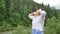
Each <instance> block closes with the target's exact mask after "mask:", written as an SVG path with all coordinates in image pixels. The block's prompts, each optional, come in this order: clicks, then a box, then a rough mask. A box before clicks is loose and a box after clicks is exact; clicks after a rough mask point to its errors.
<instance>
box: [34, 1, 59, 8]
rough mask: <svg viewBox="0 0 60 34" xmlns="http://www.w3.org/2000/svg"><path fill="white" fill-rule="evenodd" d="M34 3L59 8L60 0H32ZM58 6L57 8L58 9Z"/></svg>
mask: <svg viewBox="0 0 60 34" xmlns="http://www.w3.org/2000/svg"><path fill="white" fill-rule="evenodd" d="M33 1H34V2H36V3H38V4H41V3H43V4H44V5H48V4H49V5H50V6H51V7H52V6H54V7H56V8H59V7H60V0H33ZM58 6H59V7H58Z"/></svg>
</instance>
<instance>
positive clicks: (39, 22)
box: [29, 11, 46, 31]
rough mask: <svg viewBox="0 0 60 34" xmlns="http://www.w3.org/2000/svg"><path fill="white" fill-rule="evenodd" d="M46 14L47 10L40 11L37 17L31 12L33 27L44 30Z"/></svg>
mask: <svg viewBox="0 0 60 34" xmlns="http://www.w3.org/2000/svg"><path fill="white" fill-rule="evenodd" d="M45 16H46V12H45V11H40V16H36V17H35V16H31V15H30V14H29V18H30V19H32V29H36V30H39V31H43V28H44V21H45Z"/></svg>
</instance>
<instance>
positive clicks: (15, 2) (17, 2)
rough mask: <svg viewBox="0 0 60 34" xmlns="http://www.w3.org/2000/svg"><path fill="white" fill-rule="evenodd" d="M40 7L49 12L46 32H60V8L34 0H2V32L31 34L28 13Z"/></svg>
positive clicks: (0, 0) (0, 8)
mask: <svg viewBox="0 0 60 34" xmlns="http://www.w3.org/2000/svg"><path fill="white" fill-rule="evenodd" d="M40 8H42V9H44V10H45V11H46V12H47V15H46V20H45V28H44V33H45V34H60V9H55V7H50V6H49V5H44V4H43V3H42V4H37V3H35V2H34V1H33V0H0V32H7V31H13V32H12V34H31V25H32V23H31V19H29V18H28V14H29V13H31V12H33V11H34V10H37V9H40Z"/></svg>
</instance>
